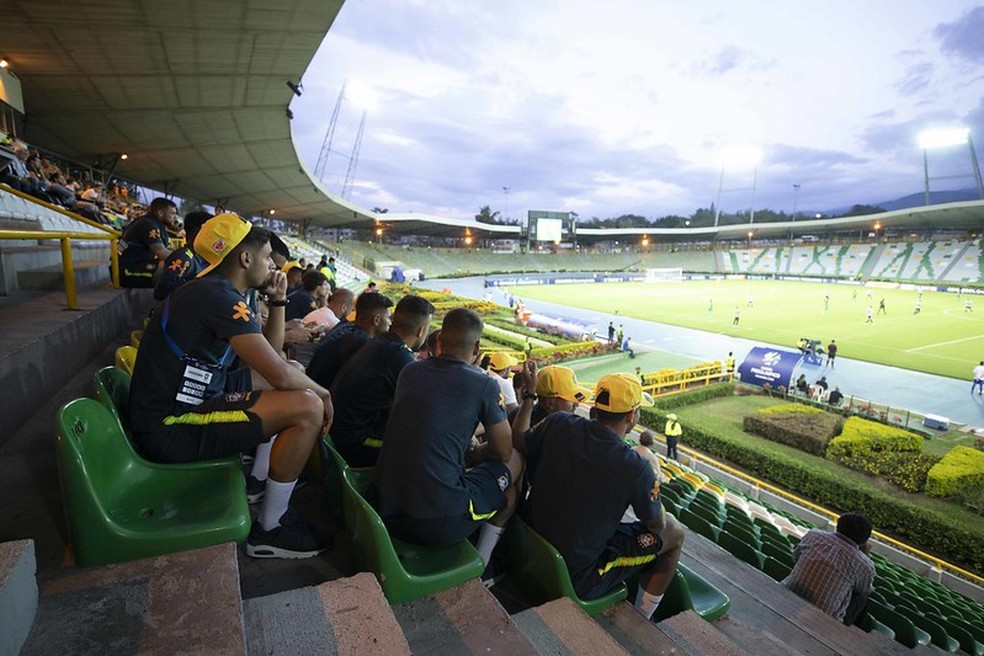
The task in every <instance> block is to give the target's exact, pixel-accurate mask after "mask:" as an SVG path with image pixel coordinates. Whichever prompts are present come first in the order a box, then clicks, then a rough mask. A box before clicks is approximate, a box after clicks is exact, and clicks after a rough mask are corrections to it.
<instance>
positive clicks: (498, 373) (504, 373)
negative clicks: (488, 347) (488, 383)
mask: <svg viewBox="0 0 984 656" xmlns="http://www.w3.org/2000/svg"><path fill="white" fill-rule="evenodd" d="M518 364H519V360H517V359H516V358H514V357H513V356H511V355H510V354H508V353H506V352H505V351H496V352H494V353H490V354H489V370H488V372H486V373H488V375H489V378H491V379H493V380H494V381H495V382H496V383H497V384H498V385H499V391H501V392H502V398H503V400H504V401H505V404H506V412H507V413H510V412H512V411H513V410H515V409H516V408H517V407H519V404H518V403H517V402H516V389H515V388H514V387H513V382H512V377H511V374H512V371H513V368H514V367H515V366H516V365H518Z"/></svg>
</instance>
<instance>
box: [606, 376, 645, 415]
mask: <svg viewBox="0 0 984 656" xmlns="http://www.w3.org/2000/svg"><path fill="white" fill-rule="evenodd" d="M652 405H653V397H651V396H650V395H649V394H646V393H645V392H643V391H642V385H641V384H640V383H639V379H638V378H637V377H635V376H633V375H631V374H607V375H605V376H602V377H601V380H599V381H598V384H597V385H596V386H595V401H594V406H595V407H596V408H598V409H599V410H604V411H605V412H614V413H622V412H631V411H633V410H635V409H636V408H638V407H640V406H642V407H647V408H648V407H651V406H652Z"/></svg>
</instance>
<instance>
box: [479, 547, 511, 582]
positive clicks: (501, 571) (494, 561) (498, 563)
mask: <svg viewBox="0 0 984 656" xmlns="http://www.w3.org/2000/svg"><path fill="white" fill-rule="evenodd" d="M506 574H507V572H506V563H505V561H504V560H503V558H502V557H500V556H499V554H498V552H496V551H493V552H492V558H491V560H490V561H489V564H488V565H486V567H485V571H484V572H482V585H484V586H485V587H486V588H491V587H492V586H494V585H495V584H496V583H499V582H501V581H502V579H504V578H506Z"/></svg>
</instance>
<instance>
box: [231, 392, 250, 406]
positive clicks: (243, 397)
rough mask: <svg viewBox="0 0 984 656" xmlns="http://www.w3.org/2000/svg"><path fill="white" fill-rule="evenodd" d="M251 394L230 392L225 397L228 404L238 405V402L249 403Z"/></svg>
mask: <svg viewBox="0 0 984 656" xmlns="http://www.w3.org/2000/svg"><path fill="white" fill-rule="evenodd" d="M249 395H250V392H229V393H228V394H226V395H225V400H226V401H227V402H228V403H236V402H238V401H249Z"/></svg>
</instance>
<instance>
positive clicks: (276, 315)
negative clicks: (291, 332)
mask: <svg viewBox="0 0 984 656" xmlns="http://www.w3.org/2000/svg"><path fill="white" fill-rule="evenodd" d="M267 307H268V308H269V310H270V312H269V314H268V315H267V321H266V325H264V326H263V336H264V337H266V340H267V341H268V342H270V346H272V347H273V350H274V351H276V352H277V353H282V352H283V350H284V314H285V313H286V308H284V307H283V306H280V307H278V306H275V305H270V304H269V303H268V304H267Z"/></svg>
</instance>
